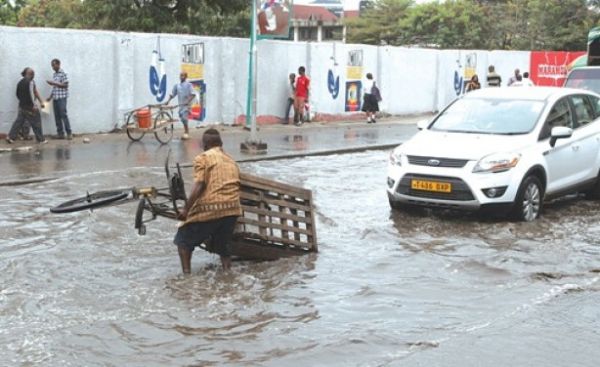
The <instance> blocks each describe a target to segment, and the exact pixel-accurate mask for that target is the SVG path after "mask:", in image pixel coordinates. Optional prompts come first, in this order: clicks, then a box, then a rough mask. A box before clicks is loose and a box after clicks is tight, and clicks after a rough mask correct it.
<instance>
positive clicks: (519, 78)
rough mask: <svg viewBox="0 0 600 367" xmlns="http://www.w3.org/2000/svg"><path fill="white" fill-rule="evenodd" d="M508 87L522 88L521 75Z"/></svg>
mask: <svg viewBox="0 0 600 367" xmlns="http://www.w3.org/2000/svg"><path fill="white" fill-rule="evenodd" d="M510 86H511V87H523V86H525V84H523V75H521V74H519V75H517V76H516V79H515V81H514V82H513V83H512V84H511V85H510Z"/></svg>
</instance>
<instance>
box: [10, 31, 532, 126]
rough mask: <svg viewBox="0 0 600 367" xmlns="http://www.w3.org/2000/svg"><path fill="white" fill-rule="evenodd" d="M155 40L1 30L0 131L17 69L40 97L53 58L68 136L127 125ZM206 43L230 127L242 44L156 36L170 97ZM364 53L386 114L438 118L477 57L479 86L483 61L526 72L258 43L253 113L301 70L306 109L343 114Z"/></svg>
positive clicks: (419, 55)
mask: <svg viewBox="0 0 600 367" xmlns="http://www.w3.org/2000/svg"><path fill="white" fill-rule="evenodd" d="M158 36H159V35H157V34H142V33H123V32H104V31H76V30H61V29H38V28H13V27H0V59H1V60H2V67H1V68H0V81H1V83H2V90H3V94H2V96H3V98H1V99H0V131H2V132H7V131H8V129H9V128H10V125H11V124H12V121H13V120H14V118H15V117H16V114H17V100H16V97H15V93H14V90H15V86H16V84H17V82H18V81H19V79H20V77H21V76H20V72H21V70H22V69H23V68H24V67H26V66H30V67H32V68H34V70H35V71H36V78H35V80H36V83H37V85H38V88H39V90H40V93H41V94H42V95H43V96H44V97H47V96H48V95H49V93H50V88H49V86H48V85H47V84H46V83H45V80H47V79H50V78H51V77H52V69H51V68H50V60H51V59H52V58H59V59H61V61H62V66H63V69H64V70H65V72H67V74H68V76H69V79H70V88H69V89H70V99H69V104H68V109H69V116H70V119H71V124H72V127H73V131H74V132H76V133H81V132H100V131H110V130H112V129H114V128H115V127H118V126H120V125H121V124H122V123H123V121H122V120H123V114H124V113H125V112H126V111H129V110H131V109H133V108H136V107H140V106H143V105H145V104H150V103H156V99H155V98H154V96H153V95H152V94H151V93H150V89H149V77H148V74H149V67H150V59H151V56H152V51H153V50H154V49H155V47H156V43H157V37H158ZM196 42H204V44H205V45H204V61H205V64H204V75H205V82H206V84H207V96H206V103H207V118H206V123H207V124H211V123H225V124H232V123H234V122H235V121H236V120H239V117H240V116H243V115H244V114H245V111H246V91H247V80H248V79H247V78H248V51H249V50H248V48H249V44H248V40H246V39H233V38H213V37H198V36H190V35H172V34H162V35H160V45H161V52H162V55H163V57H164V58H165V61H166V63H165V64H166V73H167V79H168V87H167V90H168V92H170V91H171V89H172V87H173V85H174V83H176V82H177V80H178V75H179V70H180V62H181V60H180V59H181V46H182V45H183V44H188V43H196ZM356 49H361V50H363V56H364V65H363V71H364V73H367V72H371V73H373V75H374V77H375V79H376V80H377V82H378V85H379V86H380V89H381V92H382V96H383V102H382V103H381V109H382V110H383V111H386V112H389V113H392V114H416V113H423V112H431V111H436V110H439V109H441V108H443V107H444V106H446V105H447V104H448V103H449V102H451V101H452V100H453V99H454V98H456V96H457V93H456V91H455V88H454V86H453V84H454V83H453V81H454V74H455V72H457V73H458V74H459V75H463V74H464V66H465V62H466V58H467V56H468V55H473V54H475V55H476V71H477V73H478V75H479V76H480V80H481V81H482V84H485V83H484V79H485V75H486V71H487V67H488V65H489V64H493V65H495V66H496V70H497V72H498V73H500V74H501V76H502V78H503V83H506V81H507V80H508V78H509V77H510V76H511V75H512V72H513V70H514V69H515V68H516V67H518V68H520V69H521V70H522V71H525V70H527V69H528V67H529V55H530V53H529V52H525V51H523V52H505V51H469V50H442V51H440V50H427V49H411V48H401V47H388V46H382V47H376V46H368V45H350V44H342V43H294V42H287V41H265V40H263V41H260V42H259V44H258V52H259V64H258V92H259V93H258V94H259V99H258V115H259V116H260V117H263V118H264V117H270V118H271V120H272V121H273V120H275V119H276V117H280V116H282V115H283V109H284V106H285V101H286V98H287V95H286V82H287V76H288V74H289V73H290V72H294V73H296V72H297V69H298V67H299V66H301V65H304V66H306V69H307V74H308V75H309V76H310V78H311V98H310V103H311V107H312V110H313V111H314V112H317V113H322V114H328V115H340V116H343V115H344V114H345V112H344V107H345V89H346V65H347V58H348V51H350V50H356ZM329 70H332V71H333V73H334V75H335V76H336V77H337V76H339V77H340V85H339V88H340V90H339V94H338V96H337V97H336V98H333V96H332V95H331V93H329V91H328V88H327V74H328V71H329ZM43 124H44V129H45V132H46V133H48V134H53V133H55V128H54V119H53V117H52V116H49V115H46V116H44V118H43Z"/></svg>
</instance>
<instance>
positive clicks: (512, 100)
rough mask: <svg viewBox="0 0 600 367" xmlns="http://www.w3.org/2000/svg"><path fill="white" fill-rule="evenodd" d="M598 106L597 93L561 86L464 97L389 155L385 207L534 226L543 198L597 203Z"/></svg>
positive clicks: (499, 90) (485, 91)
mask: <svg viewBox="0 0 600 367" xmlns="http://www.w3.org/2000/svg"><path fill="white" fill-rule="evenodd" d="M599 103H600V95H598V94H595V93H592V92H587V91H583V90H577V89H568V88H545V87H535V88H528V87H507V88H486V89H482V90H478V91H474V92H471V93H468V94H466V95H465V96H463V97H461V98H458V99H457V100H455V101H454V102H452V103H451V104H450V105H449V106H448V107H446V108H445V109H444V110H443V111H442V112H441V113H440V114H438V115H437V116H436V117H435V118H434V119H433V121H431V122H427V121H425V122H422V123H419V124H418V127H419V129H420V130H421V131H420V132H418V133H417V134H416V135H415V136H414V137H412V138H411V139H410V140H409V141H407V142H406V143H404V144H402V145H400V146H398V147H397V148H396V149H394V151H393V152H392V154H391V155H390V162H389V165H388V182H387V185H388V188H387V192H388V197H389V201H390V205H391V206H392V208H402V207H404V206H406V205H422V206H429V207H443V208H453V209H468V210H479V209H492V210H493V211H498V210H502V211H503V212H506V213H510V214H511V215H512V216H513V217H515V218H516V219H519V220H524V221H533V220H535V219H536V218H537V217H538V216H539V215H540V213H541V207H542V203H543V201H544V199H549V198H555V197H557V196H560V195H564V194H568V193H572V192H577V191H585V192H586V193H587V194H588V195H589V196H592V197H594V198H596V197H600V184H599V180H598V178H599V173H600V120H596V117H598V116H600V108H599V106H600V104H599Z"/></svg>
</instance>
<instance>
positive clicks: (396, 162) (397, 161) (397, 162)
mask: <svg viewBox="0 0 600 367" xmlns="http://www.w3.org/2000/svg"><path fill="white" fill-rule="evenodd" d="M390 164H391V165H393V166H401V165H402V154H400V153H398V152H396V151H395V150H393V151H392V153H390Z"/></svg>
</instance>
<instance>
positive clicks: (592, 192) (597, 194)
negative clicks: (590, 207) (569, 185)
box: [585, 175, 600, 200]
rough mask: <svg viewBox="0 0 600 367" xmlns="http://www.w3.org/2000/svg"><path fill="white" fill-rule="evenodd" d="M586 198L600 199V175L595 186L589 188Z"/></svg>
mask: <svg viewBox="0 0 600 367" xmlns="http://www.w3.org/2000/svg"><path fill="white" fill-rule="evenodd" d="M585 198H586V199H589V200H599V199H600V175H598V177H597V178H596V182H595V183H594V186H592V187H591V188H590V189H589V190H587V191H586V192H585Z"/></svg>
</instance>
